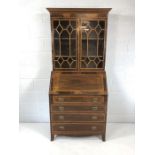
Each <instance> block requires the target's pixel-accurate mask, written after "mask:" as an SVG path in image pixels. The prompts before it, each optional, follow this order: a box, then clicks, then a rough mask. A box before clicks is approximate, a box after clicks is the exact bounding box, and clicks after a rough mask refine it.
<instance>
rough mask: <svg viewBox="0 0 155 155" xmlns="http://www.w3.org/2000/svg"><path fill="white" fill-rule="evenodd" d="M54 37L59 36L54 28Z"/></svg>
mask: <svg viewBox="0 0 155 155" xmlns="http://www.w3.org/2000/svg"><path fill="white" fill-rule="evenodd" d="M54 38H59V33H58V32H57V31H56V30H54Z"/></svg>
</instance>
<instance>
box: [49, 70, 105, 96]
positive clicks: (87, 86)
mask: <svg viewBox="0 0 155 155" xmlns="http://www.w3.org/2000/svg"><path fill="white" fill-rule="evenodd" d="M50 93H51V94H68V95H69V94H79V95H80V94H83V95H84V94H90V95H92V94H94V95H105V94H107V90H106V82H105V76H104V74H103V73H97V74H95V73H93V74H92V73H78V72H77V73H75V74H67V73H60V72H54V74H53V90H51V92H50Z"/></svg>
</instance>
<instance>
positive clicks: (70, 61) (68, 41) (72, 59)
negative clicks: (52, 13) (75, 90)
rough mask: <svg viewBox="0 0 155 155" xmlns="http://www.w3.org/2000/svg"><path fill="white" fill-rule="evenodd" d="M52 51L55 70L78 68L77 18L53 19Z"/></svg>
mask: <svg viewBox="0 0 155 155" xmlns="http://www.w3.org/2000/svg"><path fill="white" fill-rule="evenodd" d="M52 35H53V36H52V38H53V40H52V53H53V68H54V70H60V69H63V70H64V69H65V70H76V69H77V59H78V58H77V53H78V45H77V40H78V39H77V38H78V36H77V20H76V19H52Z"/></svg>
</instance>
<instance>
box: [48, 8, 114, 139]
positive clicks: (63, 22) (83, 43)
mask: <svg viewBox="0 0 155 155" xmlns="http://www.w3.org/2000/svg"><path fill="white" fill-rule="evenodd" d="M110 10H111V8H96V9H94V8H48V11H49V12H50V19H51V38H52V63H53V72H51V80H50V87H49V107H50V125H51V140H53V139H54V135H68V136H88V135H102V140H103V141H104V140H105V134H106V118H107V100H108V90H107V82H106V72H105V58H106V38H107V25H108V13H109V11H110Z"/></svg>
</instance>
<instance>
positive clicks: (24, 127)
mask: <svg viewBox="0 0 155 155" xmlns="http://www.w3.org/2000/svg"><path fill="white" fill-rule="evenodd" d="M19 135H20V146H19V154H22V155H134V124H125V123H109V124H107V135H106V142H102V140H101V137H100V136H90V137H65V136H57V137H55V140H54V141H52V142H51V141H50V127H49V123H20V126H19Z"/></svg>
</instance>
